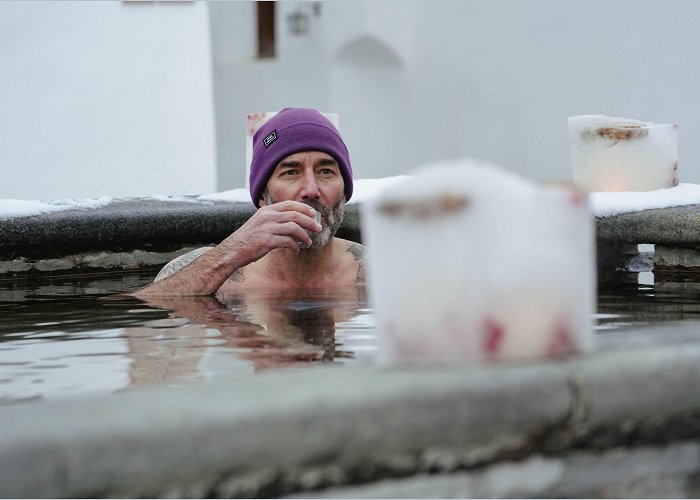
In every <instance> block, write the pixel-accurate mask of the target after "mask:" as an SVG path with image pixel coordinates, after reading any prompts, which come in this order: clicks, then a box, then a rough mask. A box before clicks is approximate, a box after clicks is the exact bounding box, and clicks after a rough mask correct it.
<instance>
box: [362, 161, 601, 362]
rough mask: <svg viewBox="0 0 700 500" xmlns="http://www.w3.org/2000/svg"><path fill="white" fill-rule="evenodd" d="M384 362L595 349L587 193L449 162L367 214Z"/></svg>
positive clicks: (385, 195)
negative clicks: (546, 185)
mask: <svg viewBox="0 0 700 500" xmlns="http://www.w3.org/2000/svg"><path fill="white" fill-rule="evenodd" d="M362 221H363V238H364V241H365V243H366V244H367V251H368V257H369V258H368V266H369V267H368V271H369V293H370V300H371V301H372V304H373V307H374V308H375V310H376V315H377V321H378V325H379V355H378V359H379V360H381V361H384V362H429V363H431V362H456V361H474V362H478V361H486V360H502V359H517V358H537V357H548V356H560V355H566V354H570V353H574V352H585V351H588V350H590V349H591V347H592V344H593V331H592V324H591V321H592V319H591V318H592V315H593V313H594V309H595V268H594V264H595V263H594V251H595V250H594V232H593V218H592V216H591V213H590V210H589V208H588V205H587V200H586V196H585V194H583V193H581V192H580V191H578V190H575V189H574V188H573V187H571V186H549V187H542V186H538V185H536V184H534V183H532V182H530V181H528V180H526V179H523V178H520V177H517V176H515V175H513V174H510V173H508V172H506V171H504V170H501V169H499V168H498V167H494V166H490V165H485V164H482V163H476V162H472V161H466V160H465V161H455V162H446V163H440V164H436V165H432V166H429V167H428V168H426V169H424V170H421V171H419V172H418V173H417V174H416V175H415V176H414V177H413V178H411V179H410V180H407V181H406V182H404V183H401V184H398V185H395V186H392V187H389V188H387V189H385V190H384V191H383V192H382V193H381V195H380V196H378V197H376V198H375V199H373V200H372V201H370V202H369V203H368V204H367V205H366V206H365V207H363V210H362Z"/></svg>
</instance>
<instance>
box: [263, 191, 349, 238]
mask: <svg viewBox="0 0 700 500" xmlns="http://www.w3.org/2000/svg"><path fill="white" fill-rule="evenodd" d="M263 199H264V200H265V204H267V205H272V204H273V203H277V201H275V200H274V199H273V198H272V196H271V195H270V193H269V192H268V190H267V189H265V191H264V192H263ZM345 202H346V200H345V195H343V197H342V198H341V199H340V201H339V202H338V203H337V204H336V205H335V206H334V207H333V208H328V207H327V206H325V205H324V204H323V203H321V202H318V201H313V200H307V201H302V203H304V204H305V205H309V206H310V207H313V208H314V209H315V210H317V211H318V212H320V213H321V226H323V229H321V232H320V233H314V232H313V231H308V230H305V231H306V234H308V235H309V237H310V238H311V246H308V247H303V246H302V247H300V248H299V250H300V251H302V250H305V249H312V248H323V247H324V246H326V245H327V244H328V242H329V241H331V239H332V238H333V236H335V233H336V231H338V228H339V227H340V225H341V224H342V223H343V217H344V216H345Z"/></svg>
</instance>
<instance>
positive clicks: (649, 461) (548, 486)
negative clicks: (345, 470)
mask: <svg viewBox="0 0 700 500" xmlns="http://www.w3.org/2000/svg"><path fill="white" fill-rule="evenodd" d="M698 468H700V445H699V444H698V443H697V442H681V443H674V444H672V445H668V446H662V447H648V446H647V447H640V448H638V449H625V448H616V449H613V450H606V451H603V452H598V453H594V452H589V451H583V452H581V451H573V452H571V453H566V454H563V455H561V456H558V457H543V456H541V455H536V456H533V457H528V458H527V459H525V460H521V461H507V462H501V463H496V464H493V465H488V466H486V467H483V468H480V469H477V470H474V471H469V472H457V473H452V474H442V473H441V474H433V475H427V474H420V475H416V476H412V477H410V478H400V479H385V480H382V481H377V482H375V483H372V484H367V485H359V486H349V487H348V486H346V487H340V488H331V489H326V490H322V491H318V492H311V493H309V492H305V493H303V494H296V495H290V496H289V497H288V498H695V497H696V495H697V490H696V488H695V487H694V485H693V476H694V475H695V474H696V473H697V470H698Z"/></svg>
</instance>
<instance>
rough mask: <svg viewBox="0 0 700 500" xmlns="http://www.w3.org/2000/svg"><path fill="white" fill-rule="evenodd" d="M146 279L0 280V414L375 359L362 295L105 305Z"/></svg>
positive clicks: (319, 293) (258, 295)
mask: <svg viewBox="0 0 700 500" xmlns="http://www.w3.org/2000/svg"><path fill="white" fill-rule="evenodd" d="M151 279H152V277H151V276H147V277H140V276H134V275H131V276H118V277H115V276H109V277H107V278H99V279H98V278H90V279H85V278H78V279H76V278H75V277H63V278H61V277H54V278H53V279H50V280H39V281H31V282H30V281H26V280H24V281H23V280H16V281H11V280H8V281H2V282H0V314H1V315H2V317H3V321H2V322H0V404H3V403H4V404H9V403H12V404H17V403H18V402H22V401H33V400H38V399H52V398H56V397H65V396H71V395H76V394H84V393H89V392H101V393H105V392H107V393H109V392H115V391H120V390H125V389H128V388H131V387H136V386H141V385H144V384H159V385H166V386H167V385H179V384H182V383H185V382H192V381H203V380H211V379H219V380H232V379H239V378H240V377H248V376H250V375H251V374H253V373H257V372H260V371H267V370H270V369H277V368H290V367H293V368H300V367H303V366H308V365H309V364H318V363H333V364H338V365H340V364H343V363H348V362H349V363H357V362H365V361H368V360H370V359H371V358H372V356H373V353H374V350H375V338H376V335H375V332H374V321H373V314H372V312H371V311H370V310H369V309H368V308H367V300H366V296H365V291H364V288H355V287H352V288H348V289H335V290H315V291H309V290H306V291H302V290H296V291H289V290H284V291H275V290H256V291H252V292H248V293H245V294H237V295H227V296H219V297H217V298H214V297H165V298H159V299H154V300H153V301H151V302H149V303H144V302H141V301H140V300H137V299H134V298H131V297H124V296H119V297H114V296H112V294H113V293H115V292H122V291H124V290H129V289H137V288H140V287H141V286H143V285H144V284H145V283H147V282H149V281H150V280H151Z"/></svg>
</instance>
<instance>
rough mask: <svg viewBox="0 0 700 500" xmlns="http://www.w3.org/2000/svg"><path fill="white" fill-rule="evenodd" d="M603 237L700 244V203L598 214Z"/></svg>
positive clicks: (651, 242) (626, 240)
mask: <svg viewBox="0 0 700 500" xmlns="http://www.w3.org/2000/svg"><path fill="white" fill-rule="evenodd" d="M596 233H597V237H598V240H599V241H606V242H616V243H650V244H660V245H672V246H673V245H697V244H698V243H700V205H686V206H682V207H669V208H656V209H651V210H642V211H639V212H630V213H624V214H619V215H613V216H609V217H596Z"/></svg>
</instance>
